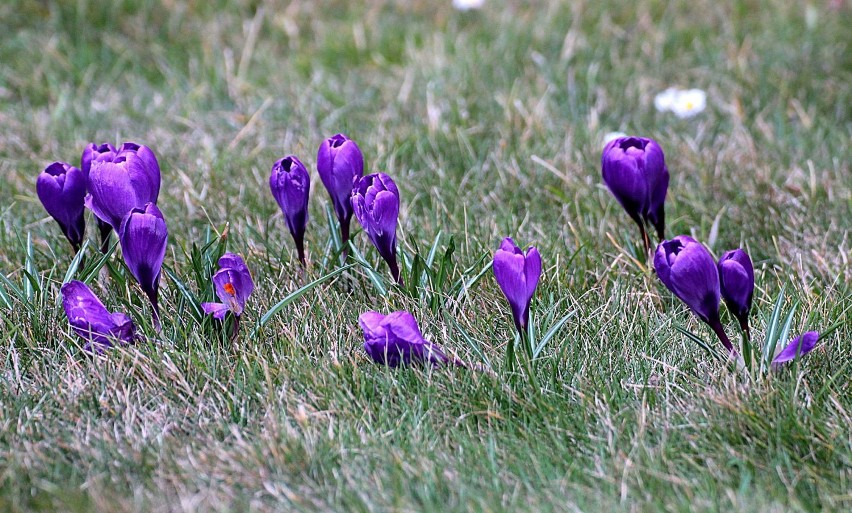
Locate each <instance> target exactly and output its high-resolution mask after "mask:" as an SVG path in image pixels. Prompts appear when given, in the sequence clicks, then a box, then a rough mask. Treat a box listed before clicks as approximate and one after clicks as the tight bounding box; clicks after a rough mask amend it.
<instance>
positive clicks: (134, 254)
mask: <svg viewBox="0 0 852 513" xmlns="http://www.w3.org/2000/svg"><path fill="white" fill-rule="evenodd" d="M118 235H119V240H120V242H121V253H122V255H123V256H124V262H125V263H126V264H127V267H128V269H130V272H131V273H132V274H133V276H134V277H135V278H136V281H137V282H138V283H139V286H140V287H141V288H142V291H143V292H145V294H146V295H147V296H148V299H149V300H150V301H151V306H152V307H153V308H154V326H155V327H156V328H157V329H158V330H159V329H160V308H159V303H158V296H159V290H160V271H161V269H162V267H163V260H164V259H165V256H166V244H167V242H168V238H169V230H168V227H167V226H166V220H165V219H164V218H163V213H162V212H160V209H159V208H157V205H155V204H153V203H147V204H146V205H144V207H143V208H133V209H132V210H130V211H129V212H128V213H127V215H125V216H124V220H123V221H122V222H121V224H120V225H119V230H118Z"/></svg>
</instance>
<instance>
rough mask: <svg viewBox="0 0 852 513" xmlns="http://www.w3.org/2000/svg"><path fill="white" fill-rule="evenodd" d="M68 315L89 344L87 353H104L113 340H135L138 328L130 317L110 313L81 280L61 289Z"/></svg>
mask: <svg viewBox="0 0 852 513" xmlns="http://www.w3.org/2000/svg"><path fill="white" fill-rule="evenodd" d="M60 292H61V294H62V305H63V308H64V309H65V315H66V316H67V317H68V322H69V323H70V324H71V327H72V328H74V331H75V332H76V333H77V334H78V335H79V336H80V337H81V338H83V339H85V340H86V341H87V343H86V345H85V347H84V349H85V350H86V351H94V352H101V351H102V350H103V349H104V348H106V347H110V346H112V344H113V341H114V340H115V341H118V342H120V343H125V344H129V343H132V342H133V341H134V338H135V327H134V326H133V322H132V321H131V320H130V317H128V316H127V315H126V314H123V313H110V312H109V311H108V310H107V309H106V307H105V306H104V304H103V303H102V302H101V301H100V299H98V298H97V296H95V294H94V293H93V292H92V291H91V290H90V289H89V287H87V286H86V284H84V283H83V282H80V281H76V280H75V281H70V282H68V283H66V284H65V285H63V286H62V288H61V289H60Z"/></svg>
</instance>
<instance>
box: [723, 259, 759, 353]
mask: <svg viewBox="0 0 852 513" xmlns="http://www.w3.org/2000/svg"><path fill="white" fill-rule="evenodd" d="M719 285H720V289H721V292H722V297H723V298H724V299H725V303H726V304H727V305H728V309H729V310H730V311H731V313H732V314H733V315H734V317H736V318H737V320H738V321H739V322H740V326H741V327H742V329H743V331H744V332H745V333H746V336H747V337H748V338H751V334H750V333H749V328H748V314H749V312H750V311H751V300H752V297H753V296H754V268H753V267H752V265H751V258H749V256H748V253H746V252H745V251H743V250H742V249H734V250H731V251H727V252H725V253H724V254H723V255H722V257H721V258H720V259H719Z"/></svg>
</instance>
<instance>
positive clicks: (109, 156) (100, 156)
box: [80, 143, 117, 253]
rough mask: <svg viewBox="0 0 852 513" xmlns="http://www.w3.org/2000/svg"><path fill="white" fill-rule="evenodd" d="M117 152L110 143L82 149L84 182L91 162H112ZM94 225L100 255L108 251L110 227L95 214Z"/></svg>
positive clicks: (90, 167) (81, 167)
mask: <svg viewBox="0 0 852 513" xmlns="http://www.w3.org/2000/svg"><path fill="white" fill-rule="evenodd" d="M116 152H117V150H116V149H115V146H113V145H112V144H110V143H101V144H95V143H89V144H88V145H87V146H86V147H85V148H83V154H82V155H81V156H80V169H81V170H82V171H83V174H85V175H86V181H87V183H88V180H89V171H90V170H91V169H92V162H94V161H96V160H97V161H105V162H112V160H113V159H114V158H115V154H116ZM95 223H96V224H97V225H98V234H99V235H100V238H101V253H106V252H107V251H108V250H109V235H110V233H111V232H112V226H110V224H109V223H108V222H106V221H104V220H103V219H101V218H100V217H98V215H97V214H95Z"/></svg>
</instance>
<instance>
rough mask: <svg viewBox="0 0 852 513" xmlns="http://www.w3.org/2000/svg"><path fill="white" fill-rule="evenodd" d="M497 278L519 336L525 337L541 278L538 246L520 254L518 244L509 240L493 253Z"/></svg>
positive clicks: (504, 241)
mask: <svg viewBox="0 0 852 513" xmlns="http://www.w3.org/2000/svg"><path fill="white" fill-rule="evenodd" d="M493 270H494V278H495V279H496V280H497V284H498V285H500V290H502V291H503V294H504V295H505V296H506V299H507V300H508V301H509V306H510V307H511V308H512V318H513V319H514V321H515V328H517V330H518V333H520V335H521V336H524V335H525V334H526V332H527V324H528V322H529V317H530V302H531V301H532V297H533V295H534V294H535V289H536V287H537V286H538V280H539V278H540V277H541V255H540V254H539V252H538V249H537V248H536V247H535V246H530V247H528V248H527V251H526V253H525V252H523V251H521V248H519V247H518V246H517V245H516V244H515V241H513V240H512V239H511V238H509V237H506V238H505V239H503V242H501V243H500V247H499V248H498V249H497V251H495V252H494V262H493Z"/></svg>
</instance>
